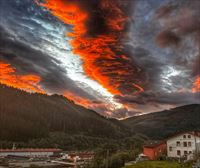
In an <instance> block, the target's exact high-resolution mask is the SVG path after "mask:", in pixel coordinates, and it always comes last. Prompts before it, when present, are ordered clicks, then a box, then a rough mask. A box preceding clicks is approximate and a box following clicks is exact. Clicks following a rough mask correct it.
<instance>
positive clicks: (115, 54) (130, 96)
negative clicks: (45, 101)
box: [0, 0, 200, 118]
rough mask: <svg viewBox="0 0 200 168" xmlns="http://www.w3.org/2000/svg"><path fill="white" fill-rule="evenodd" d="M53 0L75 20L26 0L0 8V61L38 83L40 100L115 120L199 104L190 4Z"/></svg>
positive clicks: (195, 26)
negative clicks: (53, 97) (50, 98)
mask: <svg viewBox="0 0 200 168" xmlns="http://www.w3.org/2000/svg"><path fill="white" fill-rule="evenodd" d="M59 1H60V2H64V4H65V5H72V6H73V5H74V4H76V5H78V7H79V8H80V10H81V11H79V12H80V13H79V14H83V17H82V19H83V20H82V21H81V20H79V21H78V22H76V24H72V23H71V24H70V23H69V22H68V21H66V20H65V19H66V17H64V18H60V17H57V16H56V15H55V14H52V10H53V9H51V8H47V7H46V6H45V5H44V6H40V5H38V4H37V3H35V1H33V0H26V1H21V0H15V1H13V0H6V1H4V0H2V1H0V61H3V62H5V63H9V64H10V65H12V66H13V67H14V68H15V69H16V73H17V74H19V75H26V74H34V75H37V76H39V77H40V78H41V81H40V82H39V85H40V86H41V87H42V88H43V89H44V90H45V91H46V92H47V93H48V94H62V95H65V96H66V97H68V98H70V99H71V100H73V101H75V102H77V103H79V104H81V103H82V105H84V106H86V107H87V108H92V109H94V110H96V111H97V112H99V113H101V114H104V115H108V116H112V117H116V118H124V117H128V116H132V115H137V114H140V113H144V112H145V113H146V112H152V111H158V110H162V109H164V108H171V107H175V106H179V105H184V104H190V103H198V102H199V99H200V97H199V92H198V91H197V92H196V93H193V92H192V87H193V83H194V81H195V79H196V78H197V77H198V76H199V75H200V54H199V49H200V38H199V37H200V36H199V34H200V32H199V30H200V29H199V27H200V20H199V18H200V17H199V8H200V7H199V6H200V3H199V2H198V1H195V3H192V2H191V1H190V0H177V1H173V0H134V1H133V0H125V1H124V0H123V1H122V0H109V1H108V0H96V1H93V0H84V1H81V0H75V1H73V3H72V4H68V2H69V1H68V0H59ZM38 2H41V1H38ZM42 2H45V0H44V1H42ZM57 2H58V1H57ZM66 8H67V6H66ZM63 9H64V8H63ZM71 9H73V8H71ZM8 11H9V12H8ZM71 12H74V11H73V10H72V11H71ZM85 13H86V14H87V15H88V16H87V19H85V18H84V17H85V16H84V14H85ZM75 16H76V15H75ZM79 16H80V15H79ZM80 19H81V17H80ZM72 22H74V21H73V20H72ZM80 26H83V27H82V28H84V29H79V28H80ZM74 29H76V30H84V31H83V32H82V31H78V33H77V32H76V31H74ZM80 32H81V33H82V34H80ZM68 33H71V34H72V36H67V35H66V34H68ZM73 33H74V34H73ZM73 35H74V36H75V37H76V38H75V37H74V36H73Z"/></svg>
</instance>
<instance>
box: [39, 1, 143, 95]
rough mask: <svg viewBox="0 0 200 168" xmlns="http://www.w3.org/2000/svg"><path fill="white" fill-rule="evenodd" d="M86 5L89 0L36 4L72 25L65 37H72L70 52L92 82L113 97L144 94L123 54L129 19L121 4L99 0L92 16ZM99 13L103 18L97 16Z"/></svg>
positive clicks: (133, 70)
mask: <svg viewBox="0 0 200 168" xmlns="http://www.w3.org/2000/svg"><path fill="white" fill-rule="evenodd" d="M88 2H89V5H91V4H92V2H90V1H87V2H85V3H84V4H83V2H81V1H79V0H75V1H70V0H46V1H45V3H44V4H39V3H38V4H39V5H41V6H44V7H46V8H47V9H48V10H49V11H51V13H52V14H53V15H54V16H56V17H57V18H59V19H60V20H61V21H63V22H64V23H65V24H70V25H73V29H72V32H71V33H68V34H67V35H68V36H70V37H72V40H71V45H72V47H73V53H74V54H77V55H79V56H80V57H81V59H82V60H83V68H84V71H85V73H86V74H87V75H88V76H89V77H90V78H91V79H93V80H95V81H97V82H98V83H100V84H101V85H102V86H103V87H104V88H106V89H107V90H108V91H109V92H110V93H112V94H114V95H116V94H123V93H127V94H130V93H137V92H141V91H143V90H144V89H143V88H142V86H140V85H139V83H140V82H138V81H136V77H137V76H138V71H139V70H138V68H137V67H136V66H135V65H134V63H133V62H132V61H131V60H130V59H129V58H128V56H127V55H126V54H124V52H123V45H122V44H121V43H122V40H123V39H124V37H125V29H126V24H127V22H128V18H127V16H126V14H125V13H124V11H123V10H122V9H121V6H122V5H121V3H119V2H118V0H102V1H100V2H98V10H99V11H97V12H96V13H95V12H94V10H93V9H92V10H91V7H85V6H86V5H85V4H87V3H88ZM95 3H97V2H95ZM93 4H94V2H93ZM98 12H99V13H101V14H99V15H102V13H103V15H104V16H101V17H100V16H99V15H98V14H97V13H98ZM95 17H96V18H95ZM97 18H100V21H101V23H102V24H100V21H99V20H97ZM95 19H96V21H95ZM91 22H92V24H91ZM97 22H98V23H97ZM97 24H99V25H98V26H97ZM102 25H103V26H102ZM95 26H96V29H95V28H94V27H95ZM101 26H102V27H101ZM99 27H101V28H99ZM94 29H95V30H94ZM102 30H105V32H102Z"/></svg>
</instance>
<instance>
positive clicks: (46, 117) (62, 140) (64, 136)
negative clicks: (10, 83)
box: [0, 85, 200, 150]
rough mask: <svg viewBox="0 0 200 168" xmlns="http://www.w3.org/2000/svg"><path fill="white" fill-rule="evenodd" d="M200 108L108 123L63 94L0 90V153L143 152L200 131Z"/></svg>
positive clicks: (176, 109)
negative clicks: (108, 148) (150, 143)
mask: <svg viewBox="0 0 200 168" xmlns="http://www.w3.org/2000/svg"><path fill="white" fill-rule="evenodd" d="M199 118H200V105H186V106H182V107H177V108H174V109H171V110H165V111H162V112H157V113H152V114H146V115H142V116H136V117H132V118H128V119H125V120H122V121H119V120H116V119H109V118H106V117H104V116H101V115H99V114H98V113H96V112H95V111H93V110H89V109H86V108H84V107H82V106H79V105H76V104H75V103H74V102H72V101H70V100H67V99H66V98H65V97H63V96H60V95H51V96H48V95H44V94H37V93H27V92H25V91H21V90H18V89H14V88H10V87H7V86H5V85H0V148H8V147H12V144H13V142H15V143H16V144H17V147H35V148H36V147H58V148H62V149H65V150H88V149H90V150H93V149H98V148H103V146H105V145H109V144H114V145H115V146H117V149H118V150H124V149H125V150H127V149H129V150H130V149H132V148H137V149H141V147H142V144H143V142H144V141H146V140H147V139H164V138H166V137H168V136H170V135H173V134H175V133H177V132H181V131H191V130H192V131H193V130H200V122H199Z"/></svg>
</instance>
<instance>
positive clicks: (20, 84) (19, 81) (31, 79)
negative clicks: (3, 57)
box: [0, 62, 45, 93]
mask: <svg viewBox="0 0 200 168" xmlns="http://www.w3.org/2000/svg"><path fill="white" fill-rule="evenodd" d="M40 81H41V79H40V77H39V76H37V75H32V74H29V75H17V74H16V70H15V69H14V68H13V67H12V66H11V65H10V64H7V63H4V62H0V83H1V84H5V85H7V86H11V87H14V88H18V89H22V90H25V91H28V92H37V93H45V92H44V90H43V89H42V88H41V87H40V86H39V85H38V83H39V82H40Z"/></svg>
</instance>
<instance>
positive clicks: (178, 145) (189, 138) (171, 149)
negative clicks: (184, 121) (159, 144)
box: [167, 132, 200, 160]
mask: <svg viewBox="0 0 200 168" xmlns="http://www.w3.org/2000/svg"><path fill="white" fill-rule="evenodd" d="M197 153H200V132H184V133H179V134H176V135H174V136H172V137H170V138H168V139H167V156H168V157H170V158H182V157H186V158H187V160H191V159H194V156H195V154H197Z"/></svg>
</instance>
